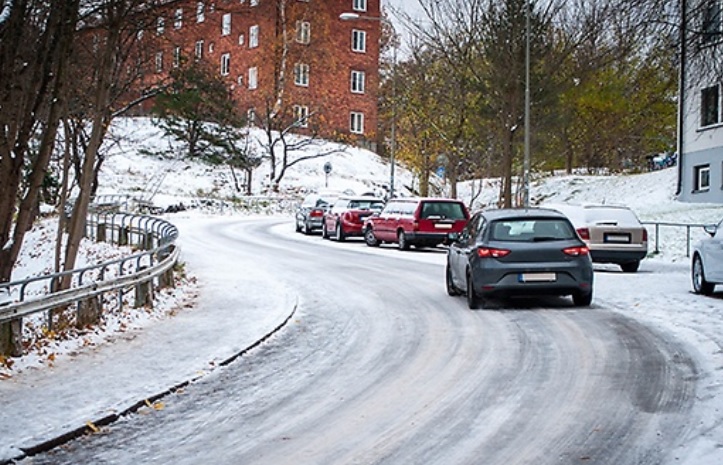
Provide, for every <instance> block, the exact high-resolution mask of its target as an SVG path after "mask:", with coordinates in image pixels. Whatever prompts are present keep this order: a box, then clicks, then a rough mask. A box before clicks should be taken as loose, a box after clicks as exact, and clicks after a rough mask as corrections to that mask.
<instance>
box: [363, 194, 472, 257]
mask: <svg viewBox="0 0 723 465" xmlns="http://www.w3.org/2000/svg"><path fill="white" fill-rule="evenodd" d="M468 219H469V211H468V210H467V207H466V206H465V204H464V202H462V201H461V200H457V199H443V198H417V197H414V198H399V199H392V200H390V201H389V202H387V205H386V206H385V207H384V209H383V210H382V211H381V212H380V213H379V214H378V215H373V216H370V217H369V219H367V221H366V223H365V224H364V240H365V241H366V243H367V245H368V246H371V247H375V246H378V245H379V244H381V243H383V242H389V243H397V244H398V246H399V248H400V249H401V250H408V249H409V247H410V246H415V247H435V246H437V245H439V244H441V243H443V242H446V241H447V234H449V233H450V232H460V231H462V228H464V226H465V225H466V224H467V220H468Z"/></svg>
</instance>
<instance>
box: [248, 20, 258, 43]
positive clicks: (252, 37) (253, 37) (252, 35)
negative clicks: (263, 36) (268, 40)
mask: <svg viewBox="0 0 723 465" xmlns="http://www.w3.org/2000/svg"><path fill="white" fill-rule="evenodd" d="M258 46H259V25H258V24H254V25H253V26H251V27H249V48H256V47H258Z"/></svg>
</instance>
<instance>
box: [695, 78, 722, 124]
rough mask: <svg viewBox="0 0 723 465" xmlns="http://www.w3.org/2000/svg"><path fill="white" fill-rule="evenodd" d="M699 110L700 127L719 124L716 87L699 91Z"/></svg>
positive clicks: (718, 101) (718, 95) (718, 100)
mask: <svg viewBox="0 0 723 465" xmlns="http://www.w3.org/2000/svg"><path fill="white" fill-rule="evenodd" d="M700 110H701V113H700V125H701V126H710V125H712V124H716V123H719V122H720V93H719V86H718V85H715V86H712V87H707V88H705V89H703V90H701V92H700Z"/></svg>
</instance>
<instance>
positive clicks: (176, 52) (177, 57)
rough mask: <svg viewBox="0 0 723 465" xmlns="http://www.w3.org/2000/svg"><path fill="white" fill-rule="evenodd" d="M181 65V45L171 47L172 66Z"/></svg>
mask: <svg viewBox="0 0 723 465" xmlns="http://www.w3.org/2000/svg"><path fill="white" fill-rule="evenodd" d="M180 65H181V47H179V46H175V47H173V67H174V68H178V67H179V66H180Z"/></svg>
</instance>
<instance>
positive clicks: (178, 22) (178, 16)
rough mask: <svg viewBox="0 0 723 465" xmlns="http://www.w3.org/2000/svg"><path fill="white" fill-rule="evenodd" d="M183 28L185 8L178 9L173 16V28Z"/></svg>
mask: <svg viewBox="0 0 723 465" xmlns="http://www.w3.org/2000/svg"><path fill="white" fill-rule="evenodd" d="M181 26H183V8H178V9H177V10H176V13H175V14H174V15H173V27H174V28H176V29H181Z"/></svg>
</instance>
